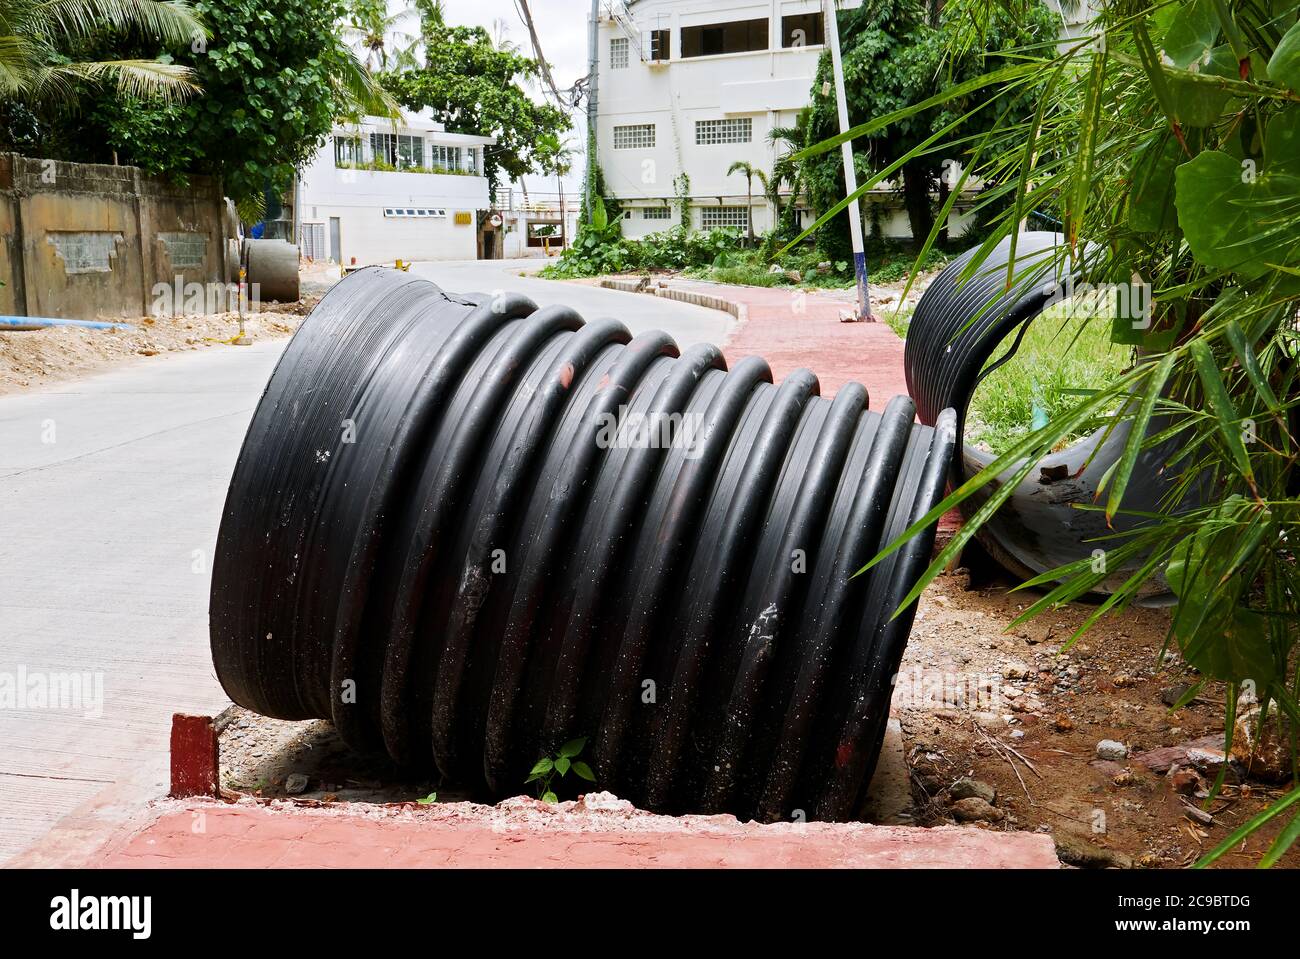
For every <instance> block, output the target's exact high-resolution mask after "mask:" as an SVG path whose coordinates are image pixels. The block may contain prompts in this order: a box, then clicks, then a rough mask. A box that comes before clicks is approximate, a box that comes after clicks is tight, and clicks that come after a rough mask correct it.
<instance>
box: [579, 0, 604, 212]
mask: <svg viewBox="0 0 1300 959" xmlns="http://www.w3.org/2000/svg"><path fill="white" fill-rule="evenodd" d="M599 34H600V0H591V22H590V23H588V24H587V175H586V182H585V183H584V184H583V187H582V195H583V197H584V199H585V202H586V207H587V217H588V219H590V217H591V210H592V207H594V206H595V193H596V88H597V87H598V86H599V85H600V42H599Z"/></svg>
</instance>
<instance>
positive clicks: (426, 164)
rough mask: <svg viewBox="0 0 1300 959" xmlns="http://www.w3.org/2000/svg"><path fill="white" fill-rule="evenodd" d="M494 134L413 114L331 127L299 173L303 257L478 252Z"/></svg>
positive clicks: (356, 260) (352, 260) (369, 260)
mask: <svg viewBox="0 0 1300 959" xmlns="http://www.w3.org/2000/svg"><path fill="white" fill-rule="evenodd" d="M495 142H496V140H495V139H494V138H493V137H481V136H469V135H465V134H459V133H447V132H446V130H445V129H444V128H443V126H442V124H440V123H436V122H434V121H433V120H431V119H428V118H427V117H422V116H420V115H415V116H409V117H404V118H403V119H401V120H399V121H393V120H386V119H383V118H380V117H366V118H365V120H364V121H363V122H361V123H359V124H353V125H349V126H341V127H338V128H336V129H335V130H334V133H333V135H332V136H331V137H330V139H329V140H328V141H326V143H325V145H324V147H322V149H321V150H320V152H319V153H318V154H317V155H316V158H315V159H314V160H313V161H312V163H311V164H310V165H309V166H308V167H307V168H306V169H305V170H304V171H303V172H302V175H301V178H300V182H299V196H298V204H299V211H300V227H299V236H300V242H301V245H302V252H303V255H304V256H309V257H311V258H313V259H317V260H326V259H327V260H330V261H333V262H335V263H341V264H344V265H356V266H367V265H370V264H374V263H392V262H394V261H396V260H399V259H400V260H408V261H409V260H473V259H476V258H478V257H479V255H480V252H481V244H480V240H479V236H480V222H479V221H480V219H485V218H481V217H480V216H479V214H480V212H481V211H487V210H488V209H489V208H490V202H489V198H488V181H487V177H486V176H484V167H483V150H484V148H485V147H487V146H490V145H491V144H493V143H495ZM484 228H485V230H486V232H485V234H484V235H485V236H487V237H488V238H489V241H488V244H487V245H488V253H487V255H493V253H492V250H493V248H494V246H495V244H493V242H492V241H491V239H490V238H491V237H492V236H493V234H492V232H491V224H490V221H489V222H488V223H486V224H485V225H484Z"/></svg>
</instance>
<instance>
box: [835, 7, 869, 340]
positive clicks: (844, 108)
mask: <svg viewBox="0 0 1300 959" xmlns="http://www.w3.org/2000/svg"><path fill="white" fill-rule="evenodd" d="M822 19H823V20H824V21H825V32H826V43H827V44H828V45H829V46H830V48H831V70H832V72H833V73H834V74H835V108H836V111H837V112H838V114H839V120H840V132H841V133H845V132H847V131H848V129H849V104H848V101H847V100H846V99H845V98H844V65H843V63H842V62H841V61H840V27H839V24H838V23H837V22H836V20H835V0H822ZM840 149H841V151H842V153H843V155H844V187H845V189H846V190H847V191H848V195H849V196H852V195H853V194H854V193H856V192H857V189H858V177H857V173H856V172H855V171H854V169H853V143H852V141H849V140H845V141H844V143H842V144H841V145H840ZM848 214H849V237H850V238H851V239H852V241H853V272H854V274H855V275H856V276H857V280H858V315H857V317H856V319H858V320H865V321H867V322H869V323H874V322H875V319H876V318H875V317H874V316H872V315H871V287H870V284H869V283H868V281H867V248H866V245H865V243H864V242H863V239H862V210H861V208H860V207H859V205H858V201H857V200H854V201H853V202H852V203H850V204H849V209H848Z"/></svg>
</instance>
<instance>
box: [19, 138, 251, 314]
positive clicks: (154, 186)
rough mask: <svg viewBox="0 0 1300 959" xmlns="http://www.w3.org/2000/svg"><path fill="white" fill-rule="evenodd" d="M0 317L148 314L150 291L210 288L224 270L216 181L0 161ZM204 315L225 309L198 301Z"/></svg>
mask: <svg viewBox="0 0 1300 959" xmlns="http://www.w3.org/2000/svg"><path fill="white" fill-rule="evenodd" d="M0 229H2V230H3V232H4V243H3V244H0V280H3V281H4V284H5V285H4V287H0V313H5V314H15V315H20V316H56V317H67V318H72V319H97V318H112V319H117V318H124V317H135V316H141V315H143V314H147V313H151V312H153V311H154V305H155V301H156V300H157V294H156V293H155V288H156V287H157V285H158V284H165V285H167V286H168V287H170V288H172V289H176V290H184V289H185V287H186V285H187V284H194V283H198V284H202V285H203V286H204V287H205V288H206V287H209V286H211V288H213V289H216V288H217V287H219V286H222V285H224V284H225V283H226V281H227V278H228V276H229V275H230V271H231V270H233V269H237V267H236V265H235V264H233V263H228V262H227V258H228V256H229V255H230V254H229V252H228V245H227V243H226V240H227V237H228V234H229V231H230V224H229V221H228V218H227V216H226V205H225V199H224V197H223V196H222V193H221V186H220V183H219V181H217V180H214V179H212V178H210V177H201V176H194V177H190V182H189V185H188V186H185V187H179V186H175V185H173V184H171V183H168V182H167V181H165V180H162V179H159V178H155V177H149V176H146V175H144V174H143V173H142V172H141V171H140V170H139V169H137V168H136V167H126V166H103V165H96V164H84V163H62V162H59V161H55V160H42V159H30V158H27V157H21V156H18V155H16V154H12V153H6V154H0ZM205 301H206V302H207V303H208V304H209V306H208V308H209V309H221V308H224V299H223V298H221V297H212V296H209V297H206V298H205Z"/></svg>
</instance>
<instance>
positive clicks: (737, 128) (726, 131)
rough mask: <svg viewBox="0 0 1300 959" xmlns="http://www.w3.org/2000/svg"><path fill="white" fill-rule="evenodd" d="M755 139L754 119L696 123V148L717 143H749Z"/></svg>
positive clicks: (698, 121)
mask: <svg viewBox="0 0 1300 959" xmlns="http://www.w3.org/2000/svg"><path fill="white" fill-rule="evenodd" d="M753 137H754V118H753V117H728V118H727V119H725V120H696V121H695V144H696V146H710V145H712V144H715V143H749V142H750V140H752V139H753Z"/></svg>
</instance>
